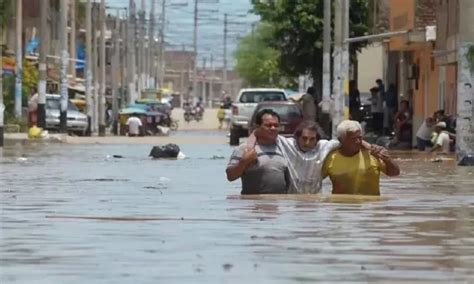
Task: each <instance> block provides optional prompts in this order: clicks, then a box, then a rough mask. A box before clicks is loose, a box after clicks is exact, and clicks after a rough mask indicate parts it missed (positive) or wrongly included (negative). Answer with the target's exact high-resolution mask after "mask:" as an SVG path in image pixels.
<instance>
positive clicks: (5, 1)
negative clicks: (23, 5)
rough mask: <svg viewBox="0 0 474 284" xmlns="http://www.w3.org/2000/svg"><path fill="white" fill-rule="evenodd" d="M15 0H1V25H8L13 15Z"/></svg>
mask: <svg viewBox="0 0 474 284" xmlns="http://www.w3.org/2000/svg"><path fill="white" fill-rule="evenodd" d="M12 7H13V0H0V26H1V27H2V28H4V27H6V25H7V23H8V20H9V17H11V15H12Z"/></svg>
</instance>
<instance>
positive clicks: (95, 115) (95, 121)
mask: <svg viewBox="0 0 474 284" xmlns="http://www.w3.org/2000/svg"><path fill="white" fill-rule="evenodd" d="M94 3H95V2H94ZM91 13H92V27H93V29H92V56H91V59H92V64H91V68H92V78H93V81H92V82H93V92H92V95H93V97H92V102H93V111H92V132H93V133H97V130H98V129H99V66H98V64H97V62H98V61H99V55H98V48H97V46H98V44H97V26H98V25H99V13H98V12H97V5H94V6H93V7H92V12H91Z"/></svg>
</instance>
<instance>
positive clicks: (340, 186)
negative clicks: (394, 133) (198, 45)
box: [322, 120, 400, 195]
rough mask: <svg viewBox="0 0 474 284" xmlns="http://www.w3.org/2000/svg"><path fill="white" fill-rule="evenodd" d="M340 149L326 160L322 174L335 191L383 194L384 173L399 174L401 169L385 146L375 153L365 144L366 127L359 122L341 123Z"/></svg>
mask: <svg viewBox="0 0 474 284" xmlns="http://www.w3.org/2000/svg"><path fill="white" fill-rule="evenodd" d="M336 131H337V138H338V139H339V141H340V142H341V147H340V148H339V149H336V150H334V151H333V152H331V153H330V154H329V155H328V156H327V157H326V159H325V161H324V164H323V168H322V176H323V178H325V177H327V176H329V178H330V179H331V182H332V193H333V194H361V195H380V190H379V181H380V172H383V173H385V174H386V175H388V176H398V175H399V174H400V168H399V167H398V165H397V164H396V163H395V162H394V161H393V160H392V158H391V157H390V156H389V155H388V152H387V150H386V149H384V148H380V151H379V152H377V153H372V155H371V154H370V152H369V151H368V150H365V149H363V148H362V147H361V143H362V127H361V126H360V124H359V122H357V121H353V120H344V121H342V122H341V123H340V124H339V125H338V126H337V130H336Z"/></svg>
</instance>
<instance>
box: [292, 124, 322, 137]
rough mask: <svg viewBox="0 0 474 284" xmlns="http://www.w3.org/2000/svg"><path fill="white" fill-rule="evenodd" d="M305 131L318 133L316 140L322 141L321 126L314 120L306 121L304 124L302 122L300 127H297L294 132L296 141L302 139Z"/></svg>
mask: <svg viewBox="0 0 474 284" xmlns="http://www.w3.org/2000/svg"><path fill="white" fill-rule="evenodd" d="M305 129H308V130H311V131H314V132H316V139H318V140H319V139H321V137H322V129H321V127H320V126H319V124H318V123H316V122H314V121H312V120H305V121H303V122H301V123H300V124H299V125H298V127H296V130H295V132H294V134H293V135H294V136H295V138H296V139H298V138H300V137H301V134H303V130H305Z"/></svg>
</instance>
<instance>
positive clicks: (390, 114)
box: [383, 84, 397, 134]
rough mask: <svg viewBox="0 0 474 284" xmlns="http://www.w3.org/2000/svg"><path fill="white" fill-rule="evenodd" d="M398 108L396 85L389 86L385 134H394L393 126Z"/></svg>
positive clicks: (385, 97) (385, 113) (385, 111)
mask: <svg viewBox="0 0 474 284" xmlns="http://www.w3.org/2000/svg"><path fill="white" fill-rule="evenodd" d="M396 108H397V91H396V89H395V84H390V85H388V89H387V91H386V92H385V96H384V118H383V127H384V132H385V134H389V133H391V132H392V126H393V122H394V117H395V111H396Z"/></svg>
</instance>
